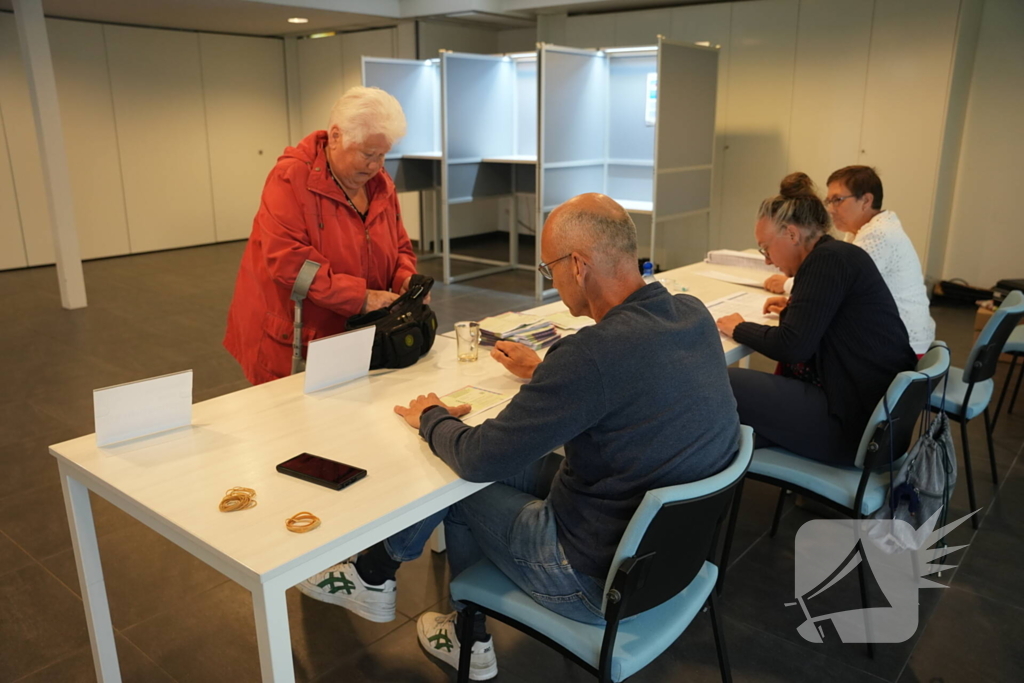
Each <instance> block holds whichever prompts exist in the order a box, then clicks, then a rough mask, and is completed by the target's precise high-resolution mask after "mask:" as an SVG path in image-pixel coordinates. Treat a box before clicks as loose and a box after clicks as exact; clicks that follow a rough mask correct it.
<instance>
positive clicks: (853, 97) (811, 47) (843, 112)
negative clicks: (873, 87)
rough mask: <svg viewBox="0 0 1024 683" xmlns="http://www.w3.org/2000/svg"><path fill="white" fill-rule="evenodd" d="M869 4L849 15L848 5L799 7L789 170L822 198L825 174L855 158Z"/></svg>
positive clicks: (817, 0) (821, 2) (835, 1)
mask: <svg viewBox="0 0 1024 683" xmlns="http://www.w3.org/2000/svg"><path fill="white" fill-rule="evenodd" d="M873 4H874V3H873V2H871V0H867V1H866V2H863V3H861V4H859V5H858V11H855V12H850V11H849V9H850V3H849V0H801V2H800V24H799V29H798V34H797V46H796V72H795V73H794V79H793V116H792V125H791V128H790V140H789V168H788V170H789V171H803V172H804V173H806V174H807V175H809V176H811V178H812V179H813V180H814V182H815V183H816V184H817V185H818V188H819V190H821V191H822V192H823V193H824V191H825V181H826V180H827V179H828V176H829V174H830V173H831V172H832V171H834V170H836V169H838V168H842V167H843V166H849V165H851V164H856V163H857V159H858V157H859V154H860V129H861V121H862V119H863V115H864V87H865V82H866V80H867V72H868V49H869V48H870V46H871V14H872V13H871V8H872V5H873ZM837 16H843V17H844V19H843V21H836V17H837Z"/></svg>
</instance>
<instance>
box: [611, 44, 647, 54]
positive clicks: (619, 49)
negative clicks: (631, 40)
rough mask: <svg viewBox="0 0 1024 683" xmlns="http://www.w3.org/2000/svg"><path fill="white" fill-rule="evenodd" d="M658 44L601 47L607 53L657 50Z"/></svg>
mask: <svg viewBox="0 0 1024 683" xmlns="http://www.w3.org/2000/svg"><path fill="white" fill-rule="evenodd" d="M657 51H658V46H657V45H645V46H643V47H605V48H602V49H601V52H604V53H605V54H609V55H610V54H616V53H623V52H657Z"/></svg>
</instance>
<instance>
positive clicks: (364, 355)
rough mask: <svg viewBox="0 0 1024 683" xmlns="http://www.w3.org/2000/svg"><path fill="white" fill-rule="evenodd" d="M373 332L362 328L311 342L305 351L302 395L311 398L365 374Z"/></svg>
mask: <svg viewBox="0 0 1024 683" xmlns="http://www.w3.org/2000/svg"><path fill="white" fill-rule="evenodd" d="M376 329H377V328H376V327H364V328H362V329H360V330H352V331H351V332H342V333H341V334H335V335H333V336H330V337H323V338H322V339H314V340H313V341H311V342H310V343H309V346H308V348H307V351H306V383H305V387H304V389H303V391H304V392H305V393H307V394H311V393H313V392H314V391H320V390H321V389H326V388H327V387H333V386H335V385H336V384H342V383H343V382H349V381H351V380H354V379H357V378H359V377H363V376H364V375H367V374H369V372H370V354H371V353H372V351H373V334H374V332H375V331H376Z"/></svg>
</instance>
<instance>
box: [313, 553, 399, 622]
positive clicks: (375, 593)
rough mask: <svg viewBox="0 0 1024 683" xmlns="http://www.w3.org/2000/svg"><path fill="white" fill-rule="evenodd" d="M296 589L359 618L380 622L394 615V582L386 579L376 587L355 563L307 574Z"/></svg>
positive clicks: (341, 564) (342, 564)
mask: <svg viewBox="0 0 1024 683" xmlns="http://www.w3.org/2000/svg"><path fill="white" fill-rule="evenodd" d="M296 588H298V589H299V591H300V592H301V593H302V594H303V595H308V596H309V597H311V598H313V599H314V600H319V601H320V602H329V603H331V604H332V605H338V606H340V607H344V608H345V609H347V610H348V611H350V612H354V613H356V614H358V615H359V616H361V617H362V618H363V619H369V620H370V621H376V622H380V623H383V622H387V621H393V620H394V618H395V596H396V592H395V582H394V581H390V580H388V581H385V582H384V583H383V585H380V586H371V585H370V584H367V583H364V582H363V580H362V579H361V578H360V577H359V572H357V571H356V565H355V562H349V561H347V560H346V561H345V562H342V563H340V564H336V565H334V566H333V567H331V568H330V569H328V570H327V571H325V572H320V573H319V574H316V575H315V576H311V577H309V578H308V579H306V580H305V581H303V582H302V583H300V584H299V585H298V586H296Z"/></svg>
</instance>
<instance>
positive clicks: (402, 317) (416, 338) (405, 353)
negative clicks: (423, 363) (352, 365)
mask: <svg viewBox="0 0 1024 683" xmlns="http://www.w3.org/2000/svg"><path fill="white" fill-rule="evenodd" d="M433 286H434V278H432V277H428V276H426V275H413V276H412V279H411V280H410V281H409V289H408V290H407V291H406V292H405V294H403V295H402V296H400V297H398V298H397V299H395V300H394V301H393V302H391V305H389V306H387V307H385V308H381V309H378V310H376V311H370V312H368V313H362V314H360V315H354V316H352V317H351V318H349V319H348V322H347V323H346V324H345V329H346V330H358V329H360V328H363V327H370V326H371V325H374V326H376V327H377V331H376V332H375V333H374V335H373V352H372V353H371V355H370V369H371V370H376V369H377V368H407V367H409V366H410V365H412V364H413V363H415V362H416V361H417V360H419V359H420V357H421V356H423V355H424V354H425V353H426V352H427V351H429V350H430V347H432V346H433V345H434V337H435V336H436V335H437V316H436V315H434V312H433V311H432V310H430V306H428V305H427V304H425V303H423V300H424V299H425V298H426V296H427V294H429V293H430V288H431V287H433Z"/></svg>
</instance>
